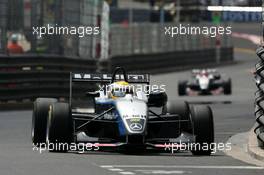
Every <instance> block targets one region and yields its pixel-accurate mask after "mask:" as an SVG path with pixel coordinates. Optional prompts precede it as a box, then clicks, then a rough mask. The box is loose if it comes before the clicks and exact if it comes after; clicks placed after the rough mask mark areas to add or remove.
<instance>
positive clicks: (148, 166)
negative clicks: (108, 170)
mask: <svg viewBox="0 0 264 175" xmlns="http://www.w3.org/2000/svg"><path fill="white" fill-rule="evenodd" d="M105 166H107V167H112V168H182V169H186V168H189V169H241V170H243V169H245V170H263V169H264V167H258V166H195V165H182V166H180V165H102V166H101V167H105Z"/></svg>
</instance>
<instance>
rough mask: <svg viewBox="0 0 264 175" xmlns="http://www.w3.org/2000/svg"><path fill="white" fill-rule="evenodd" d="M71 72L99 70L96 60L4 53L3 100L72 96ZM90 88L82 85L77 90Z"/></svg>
mask: <svg viewBox="0 0 264 175" xmlns="http://www.w3.org/2000/svg"><path fill="white" fill-rule="evenodd" d="M70 72H96V61H95V60H86V61H83V60H77V59H73V58H65V57H60V56H52V55H49V56H39V55H23V56H10V57H7V56H0V101H2V102H6V101H12V100H15V101H23V100H30V101H32V100H34V99H35V98H37V97H55V98H61V97H69V87H70V84H69V83H70V80H69V78H70ZM89 88H90V87H84V86H79V87H77V89H76V91H77V93H78V91H79V92H84V91H85V90H88V89H89ZM84 94H85V93H83V94H82V95H84Z"/></svg>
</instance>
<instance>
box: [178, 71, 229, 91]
mask: <svg viewBox="0 0 264 175" xmlns="http://www.w3.org/2000/svg"><path fill="white" fill-rule="evenodd" d="M223 77H224V76H223V75H221V74H220V73H219V72H218V71H216V70H215V69H203V70H199V69H195V70H192V78H191V79H190V80H181V81H179V82H178V94H179V96H184V95H189V96H197V95H220V94H225V95H230V94H232V81H231V79H230V78H225V79H224V78H223Z"/></svg>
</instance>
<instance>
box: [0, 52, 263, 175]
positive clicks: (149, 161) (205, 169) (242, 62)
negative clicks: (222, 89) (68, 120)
mask: <svg viewBox="0 0 264 175" xmlns="http://www.w3.org/2000/svg"><path fill="white" fill-rule="evenodd" d="M235 56H236V61H237V64H234V65H229V66H226V67H220V68H219V70H220V71H221V72H223V73H225V74H226V75H229V76H231V78H232V80H233V95H231V96H216V97H211V96H205V97H182V98H181V99H184V100H187V101H196V102H203V103H209V102H210V103H211V104H210V105H211V107H212V109H213V112H214V120H215V137H216V142H226V141H227V139H228V138H229V137H230V136H232V135H234V134H237V133H240V132H245V131H248V130H249V129H250V128H251V127H252V126H253V123H254V117H253V101H254V96H253V94H254V91H255V87H254V82H253V76H252V74H251V73H250V70H251V69H252V68H253V67H254V63H255V62H256V56H255V55H254V54H253V53H248V52H246V53H241V52H237V53H236V55H235ZM189 76H190V72H189V71H185V72H178V73H170V74H162V75H156V76H152V80H153V81H152V82H153V83H157V84H165V85H166V90H167V93H168V94H169V98H170V99H179V97H178V96H177V81H178V80H179V79H185V78H188V77H189ZM227 101H229V104H224V103H223V102H227ZM31 115H32V112H31V111H12V112H1V113H0V140H1V141H0V174H3V175H16V174H19V175H36V174H37V175H46V174H53V175H55V174H65V175H73V174H91V175H94V174H200V175H204V174H223V175H224V174H225V175H227V174H228V175H231V174H232V175H235V174H256V175H257V174H263V171H264V170H263V169H261V168H259V167H256V166H255V165H249V164H246V163H243V162H240V161H238V160H235V159H233V158H231V157H229V156H226V155H225V154H224V153H223V152H217V153H216V154H214V155H212V156H206V157H195V156H192V155H191V154H190V153H188V152H185V153H176V154H170V153H160V154H159V153H149V154H143V155H124V154H120V153H107V152H88V153H85V154H78V153H66V154H65V153H59V154H58V153H49V152H44V153H42V154H40V153H39V152H37V151H33V150H32V144H31V138H30V130H31Z"/></svg>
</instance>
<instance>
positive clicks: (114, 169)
mask: <svg viewBox="0 0 264 175" xmlns="http://www.w3.org/2000/svg"><path fill="white" fill-rule="evenodd" d="M108 170H110V171H123V170H122V169H119V168H110V169H108Z"/></svg>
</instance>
